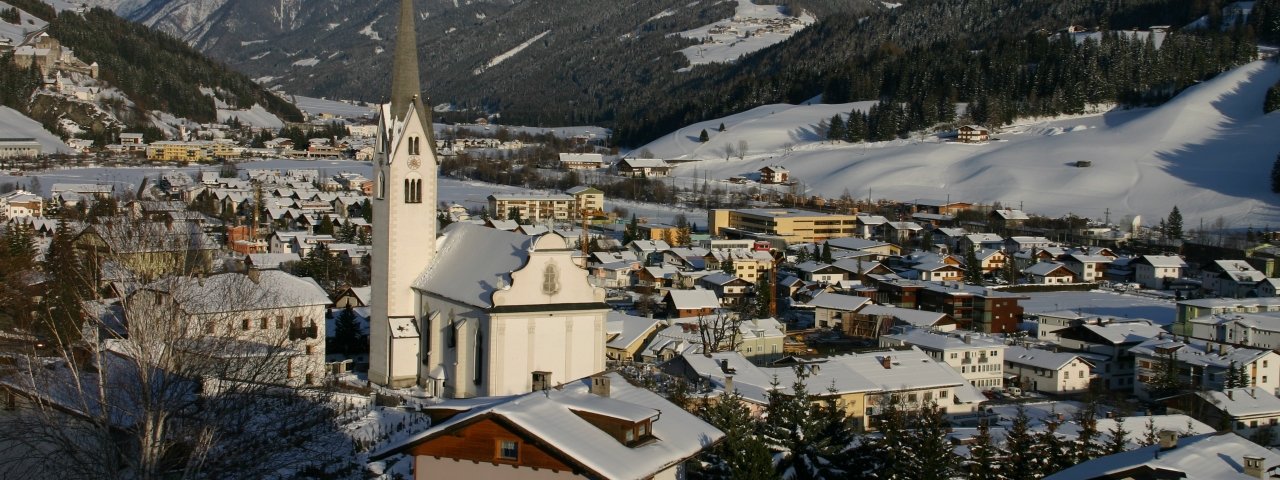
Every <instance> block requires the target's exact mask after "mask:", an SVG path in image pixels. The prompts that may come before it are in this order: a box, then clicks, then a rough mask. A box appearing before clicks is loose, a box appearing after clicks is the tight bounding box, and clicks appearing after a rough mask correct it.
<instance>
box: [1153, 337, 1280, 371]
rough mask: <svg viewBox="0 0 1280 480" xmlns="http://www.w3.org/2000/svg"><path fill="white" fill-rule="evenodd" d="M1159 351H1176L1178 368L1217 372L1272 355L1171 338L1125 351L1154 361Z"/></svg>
mask: <svg viewBox="0 0 1280 480" xmlns="http://www.w3.org/2000/svg"><path fill="white" fill-rule="evenodd" d="M1162 351H1176V352H1177V356H1178V363H1180V364H1186V365H1193V366H1197V367H1214V368H1221V369H1226V368H1229V367H1230V366H1231V364H1232V363H1235V364H1236V365H1240V366H1244V365H1249V364H1251V363H1253V362H1255V361H1258V360H1260V359H1261V358H1262V357H1265V356H1267V355H1269V354H1271V353H1272V352H1271V350H1262V349H1256V348H1246V347H1232V346H1230V345H1221V344H1211V343H1210V342H1208V341H1205V340H1199V339H1196V338H1192V339H1189V340H1185V341H1184V340H1177V339H1175V338H1173V337H1171V336H1170V337H1164V338H1161V337H1157V338H1152V339H1149V340H1147V341H1145V342H1142V343H1139V344H1137V345H1134V346H1133V348H1130V349H1129V353H1131V354H1133V355H1135V356H1136V355H1142V356H1146V357H1155V358H1159V357H1161V354H1160V352H1162Z"/></svg>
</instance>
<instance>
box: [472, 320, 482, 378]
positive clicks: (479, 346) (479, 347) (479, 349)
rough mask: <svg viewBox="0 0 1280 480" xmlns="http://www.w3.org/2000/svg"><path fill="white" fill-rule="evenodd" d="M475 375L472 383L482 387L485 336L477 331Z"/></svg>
mask: <svg viewBox="0 0 1280 480" xmlns="http://www.w3.org/2000/svg"><path fill="white" fill-rule="evenodd" d="M475 360H476V361H475V363H474V365H475V375H474V376H473V377H472V379H471V382H472V383H474V384H476V385H477V386H479V385H480V380H481V378H480V372H481V371H483V370H484V334H483V333H481V332H480V331H479V330H476V359H475Z"/></svg>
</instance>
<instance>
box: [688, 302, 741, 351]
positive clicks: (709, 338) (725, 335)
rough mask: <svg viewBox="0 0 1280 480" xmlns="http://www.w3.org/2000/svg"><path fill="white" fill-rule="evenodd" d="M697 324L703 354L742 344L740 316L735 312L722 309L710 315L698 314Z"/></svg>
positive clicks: (729, 349)
mask: <svg viewBox="0 0 1280 480" xmlns="http://www.w3.org/2000/svg"><path fill="white" fill-rule="evenodd" d="M697 325H698V337H699V340H700V341H701V342H702V354H703V355H710V354H712V353H716V352H728V351H733V350H737V349H738V346H739V345H741V344H742V335H741V334H740V330H739V329H740V328H741V326H742V317H741V316H740V315H738V314H737V313H734V312H727V311H723V310H722V311H719V312H717V313H716V314H715V315H712V316H707V315H699V316H698V323H697Z"/></svg>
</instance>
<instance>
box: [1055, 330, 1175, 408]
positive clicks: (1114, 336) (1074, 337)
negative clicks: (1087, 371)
mask: <svg viewBox="0 0 1280 480" xmlns="http://www.w3.org/2000/svg"><path fill="white" fill-rule="evenodd" d="M1165 333H1166V332H1165V331H1164V329H1162V328H1160V326H1159V325H1156V324H1154V323H1152V322H1151V321H1149V320H1132V321H1125V322H1107V321H1103V320H1095V321H1089V322H1082V323H1077V324H1074V325H1072V326H1069V327H1066V328H1062V329H1059V330H1057V331H1055V332H1054V334H1056V335H1057V337H1058V338H1057V343H1058V345H1060V346H1061V347H1062V348H1063V349H1065V350H1069V351H1073V352H1077V353H1081V354H1087V355H1090V359H1091V360H1092V361H1093V365H1094V373H1096V374H1097V376H1098V379H1099V383H1100V384H1101V386H1102V387H1104V388H1107V389H1110V390H1115V391H1121V392H1132V391H1133V389H1134V384H1135V383H1136V379H1135V375H1134V367H1135V361H1134V356H1133V353H1132V352H1131V351H1130V349H1132V348H1133V347H1134V346H1137V345H1138V344H1140V343H1142V342H1145V341H1147V340H1150V339H1152V338H1156V337H1158V336H1160V335H1163V334H1165Z"/></svg>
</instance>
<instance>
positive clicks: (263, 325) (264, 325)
mask: <svg viewBox="0 0 1280 480" xmlns="http://www.w3.org/2000/svg"><path fill="white" fill-rule="evenodd" d="M258 328H259V329H260V330H266V329H267V317H262V320H259V321H258Z"/></svg>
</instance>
